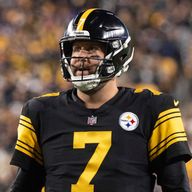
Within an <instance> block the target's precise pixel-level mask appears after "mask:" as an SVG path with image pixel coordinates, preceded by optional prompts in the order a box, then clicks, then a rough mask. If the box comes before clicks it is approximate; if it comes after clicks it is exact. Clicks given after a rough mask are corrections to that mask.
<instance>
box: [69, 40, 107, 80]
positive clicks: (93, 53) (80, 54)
mask: <svg viewBox="0 0 192 192" xmlns="http://www.w3.org/2000/svg"><path fill="white" fill-rule="evenodd" d="M104 57H105V48H104V45H103V44H102V43H99V42H90V41H75V42H74V44H73V50H72V59H71V64H70V65H71V70H72V73H73V75H74V76H82V77H83V76H87V75H91V74H94V73H95V72H96V69H97V67H98V66H99V64H100V63H101V62H102V60H101V59H104Z"/></svg>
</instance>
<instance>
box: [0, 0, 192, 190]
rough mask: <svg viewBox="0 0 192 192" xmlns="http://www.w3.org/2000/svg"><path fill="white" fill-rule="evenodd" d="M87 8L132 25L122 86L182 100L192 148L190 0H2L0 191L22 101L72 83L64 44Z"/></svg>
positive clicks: (191, 168)
mask: <svg viewBox="0 0 192 192" xmlns="http://www.w3.org/2000/svg"><path fill="white" fill-rule="evenodd" d="M88 7H101V8H106V9H108V10H112V11H115V12H116V14H117V15H118V16H119V17H120V18H121V19H122V21H124V23H126V25H127V26H128V29H129V31H130V33H131V36H132V38H133V41H134V44H135V56H134V59H133V62H132V64H131V67H130V70H131V72H128V73H127V74H125V75H123V76H122V77H121V78H120V79H119V85H126V86H131V87H141V88H144V87H147V88H151V89H158V90H160V91H162V92H166V93H170V94H172V95H173V96H175V97H176V98H178V99H179V100H180V104H181V110H182V114H183V119H184V125H185V128H186V130H187V134H188V140H189V145H190V147H191V150H192V1H191V0H169V1H166V0H144V1H141V0H118V1H117V0H109V1H104V0H92V1H88V0H46V1H43V0H37V1H31V0H6V1H4V0H0V165H1V166H0V192H4V191H6V190H7V188H8V186H9V185H10V182H11V181H12V179H13V177H14V175H15V172H16V170H15V168H14V167H11V166H10V165H9V161H10V158H11V155H12V152H13V149H14V143H15V141H16V134H17V124H18V116H19V114H20V111H21V107H22V106H23V104H24V102H25V101H27V100H28V99H29V98H32V97H34V96H38V95H42V94H43V93H47V92H53V91H60V90H67V89H68V88H70V87H71V84H70V83H68V82H64V81H63V79H62V75H61V73H60V61H59V60H60V55H59V45H58V42H59V39H60V37H61V36H62V33H63V30H64V28H65V26H66V24H67V23H68V22H69V21H70V19H71V18H72V17H73V16H74V15H75V14H76V13H77V12H78V11H79V10H81V9H84V8H88ZM191 164H192V163H191V162H189V163H188V164H187V168H188V174H189V178H190V182H191V185H192V165H191ZM156 190H157V191H158V189H156Z"/></svg>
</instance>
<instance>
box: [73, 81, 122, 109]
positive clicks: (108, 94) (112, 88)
mask: <svg viewBox="0 0 192 192" xmlns="http://www.w3.org/2000/svg"><path fill="white" fill-rule="evenodd" d="M118 91H119V90H118V87H117V82H116V79H111V80H109V81H108V82H107V83H106V84H105V85H104V86H103V87H102V88H100V89H99V90H97V91H96V92H94V93H92V94H88V93H85V92H82V91H80V90H77V96H78V97H79V98H80V99H81V100H82V101H83V102H84V103H85V106H86V107H87V108H89V109H98V108H99V107H101V106H102V105H103V104H104V103H106V102H107V101H109V100H110V99H112V98H113V97H114V96H115V95H116V94H117V93H118Z"/></svg>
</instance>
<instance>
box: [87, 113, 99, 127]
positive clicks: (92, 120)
mask: <svg viewBox="0 0 192 192" xmlns="http://www.w3.org/2000/svg"><path fill="white" fill-rule="evenodd" d="M96 123H97V117H94V116H93V115H92V116H91V117H88V119H87V124H88V125H94V124H96Z"/></svg>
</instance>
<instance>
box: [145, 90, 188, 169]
mask: <svg viewBox="0 0 192 192" xmlns="http://www.w3.org/2000/svg"><path fill="white" fill-rule="evenodd" d="M151 106H152V111H153V119H155V121H154V125H153V127H152V130H151V135H150V139H149V142H148V151H149V161H150V162H151V164H152V165H153V166H157V165H158V166H160V165H162V166H163V165H166V164H170V163H172V162H177V161H180V160H182V161H185V162H187V161H189V160H190V159H191V152H190V150H189V147H188V143H187V135H186V132H185V129H184V126H183V121H182V115H181V111H180V108H179V101H178V100H175V99H174V98H173V97H171V96H168V95H165V94H161V95H159V96H154V98H153V99H152V103H151Z"/></svg>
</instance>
